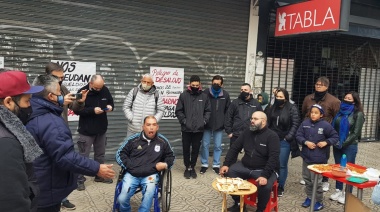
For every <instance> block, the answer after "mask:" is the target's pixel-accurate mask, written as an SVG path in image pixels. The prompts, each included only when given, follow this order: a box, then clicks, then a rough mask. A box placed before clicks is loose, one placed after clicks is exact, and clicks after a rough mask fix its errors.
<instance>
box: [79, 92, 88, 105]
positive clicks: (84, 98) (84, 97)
mask: <svg viewBox="0 0 380 212" xmlns="http://www.w3.org/2000/svg"><path fill="white" fill-rule="evenodd" d="M88 92H89V90H87V89H84V90H81V91H80V93H81V94H82V99H78V102H80V103H83V102H84V101H86V98H87V94H88Z"/></svg>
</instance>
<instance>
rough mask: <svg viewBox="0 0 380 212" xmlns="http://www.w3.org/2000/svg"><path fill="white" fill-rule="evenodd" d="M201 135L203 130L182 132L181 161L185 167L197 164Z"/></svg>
mask: <svg viewBox="0 0 380 212" xmlns="http://www.w3.org/2000/svg"><path fill="white" fill-rule="evenodd" d="M202 137H203V132H196V133H193V132H182V151H183V162H184V164H185V166H186V168H189V167H191V168H194V167H195V165H196V164H197V159H198V154H199V149H200V148H201V141H202ZM190 147H191V148H190Z"/></svg>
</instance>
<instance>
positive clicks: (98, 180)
mask: <svg viewBox="0 0 380 212" xmlns="http://www.w3.org/2000/svg"><path fill="white" fill-rule="evenodd" d="M94 181H95V182H97V183H102V182H103V181H104V179H103V178H101V177H98V176H95V179H94Z"/></svg>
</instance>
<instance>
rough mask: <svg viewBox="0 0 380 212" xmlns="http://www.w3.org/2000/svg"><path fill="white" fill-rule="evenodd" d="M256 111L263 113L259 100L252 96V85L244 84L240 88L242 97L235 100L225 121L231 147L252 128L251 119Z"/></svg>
mask: <svg viewBox="0 0 380 212" xmlns="http://www.w3.org/2000/svg"><path fill="white" fill-rule="evenodd" d="M255 111H263V109H262V107H261V105H260V103H259V102H258V101H257V99H254V98H253V97H252V94H251V85H250V84H248V83H244V84H242V85H241V88H240V95H239V97H238V98H237V99H235V100H233V101H232V103H231V105H230V107H229V108H228V111H227V113H226V118H225V121H224V128H225V131H226V133H227V135H228V138H230V146H231V145H232V143H233V142H234V141H235V140H236V139H237V138H238V137H239V135H240V134H241V133H242V132H243V131H244V130H246V129H248V128H249V126H250V121H249V120H250V118H251V115H252V113H254V112H255Z"/></svg>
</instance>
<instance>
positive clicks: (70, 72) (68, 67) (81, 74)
mask: <svg viewBox="0 0 380 212" xmlns="http://www.w3.org/2000/svg"><path fill="white" fill-rule="evenodd" d="M51 62H53V63H58V64H59V65H60V66H62V67H63V72H64V78H63V82H62V85H64V86H65V87H66V88H67V89H68V90H69V91H70V93H76V92H77V91H78V90H79V89H80V88H82V87H83V86H85V85H87V84H88V83H89V82H90V79H91V76H92V75H94V74H96V63H95V62H79V61H66V60H52V61H51ZM67 114H68V120H69V121H78V120H79V116H77V115H75V114H74V112H73V111H72V110H70V109H68V113H67Z"/></svg>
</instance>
